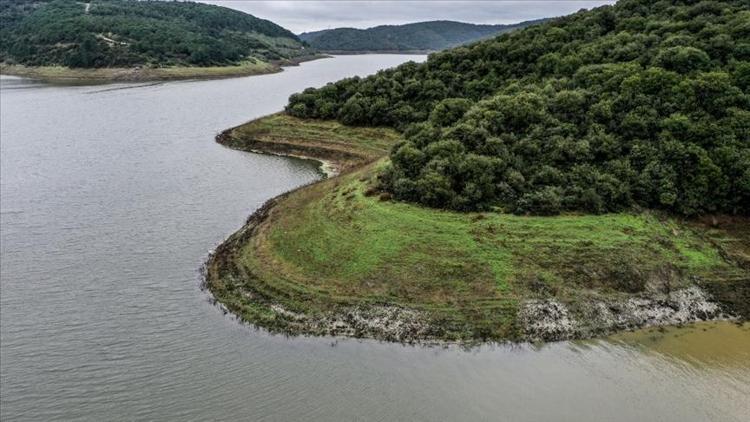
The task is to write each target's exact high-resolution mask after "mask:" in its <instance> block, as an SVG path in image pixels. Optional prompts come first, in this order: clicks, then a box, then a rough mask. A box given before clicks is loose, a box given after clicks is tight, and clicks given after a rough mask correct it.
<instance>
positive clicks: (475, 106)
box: [287, 0, 750, 216]
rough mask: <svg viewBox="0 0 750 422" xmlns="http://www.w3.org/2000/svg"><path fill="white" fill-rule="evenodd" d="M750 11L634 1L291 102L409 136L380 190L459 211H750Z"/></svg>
mask: <svg viewBox="0 0 750 422" xmlns="http://www.w3.org/2000/svg"><path fill="white" fill-rule="evenodd" d="M749 93H750V3H748V2H747V1H742V0H729V1H710V0H709V1H700V2H694V1H667V0H661V1H656V0H621V1H620V2H618V3H617V4H616V5H614V6H604V7H600V8H597V9H594V10H591V11H581V12H579V13H576V14H573V15H570V16H567V17H564V18H559V19H555V20H552V21H549V22H546V23H542V24H539V25H533V26H531V27H528V28H525V29H522V30H518V31H514V32H512V33H509V34H504V35H501V36H499V37H497V38H494V39H491V40H487V41H483V42H479V43H476V44H473V45H471V46H468V47H458V48H455V49H452V50H447V51H444V52H440V53H436V54H433V55H431V56H430V58H429V60H427V62H425V63H423V64H415V63H408V64H404V65H402V66H399V67H397V68H394V69H390V70H386V71H383V72H380V73H378V74H377V75H374V76H371V77H368V78H364V79H358V78H352V79H346V80H343V81H340V82H338V83H335V84H330V85H328V86H325V87H323V88H320V89H310V90H306V91H304V92H303V93H300V94H296V95H293V96H292V97H291V98H290V102H289V105H288V107H287V110H288V111H289V113H291V114H292V115H294V116H298V117H306V118H321V119H331V118H335V119H338V120H339V121H340V122H342V123H344V124H348V125H374V126H378V125H385V126H391V127H395V128H398V129H400V130H403V131H404V135H405V138H406V142H404V143H401V144H399V145H398V146H397V147H396V148H395V149H394V150H393V151H392V152H391V161H392V164H391V165H390V166H388V168H386V169H385V170H384V171H383V173H382V174H381V179H380V180H381V188H382V189H384V190H387V191H388V192H390V193H391V194H393V195H394V196H395V197H396V198H398V199H401V200H406V201H410V202H417V203H421V204H424V205H428V206H431V207H436V208H445V209H453V210H459V211H470V210H474V211H477V210H502V211H505V212H511V213H517V214H543V215H554V214H558V213H560V212H566V211H577V212H585V213H606V212H619V211H623V210H627V209H639V208H648V209H660V210H665V211H668V212H672V213H677V214H682V215H687V216H693V215H699V214H703V213H712V212H721V213H728V214H745V215H746V214H748V213H750V131H748V121H750V95H749Z"/></svg>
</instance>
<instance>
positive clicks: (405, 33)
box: [299, 21, 539, 52]
mask: <svg viewBox="0 0 750 422" xmlns="http://www.w3.org/2000/svg"><path fill="white" fill-rule="evenodd" d="M537 22H539V21H530V22H522V23H518V24H513V25H474V24H470V23H463V22H452V21H431V22H418V23H410V24H406V25H382V26H376V27H374V28H368V29H355V28H336V29H326V30H322V31H315V32H306V33H303V34H300V36H299V37H300V38H301V39H302V40H304V41H306V42H308V43H309V44H310V45H311V46H312V47H314V48H316V49H318V50H321V51H338V52H363V51H369V52H376V51H389V52H397V51H437V50H444V49H446V48H450V47H455V46H458V45H461V44H466V43H468V42H472V41H476V40H480V39H482V38H487V37H490V36H493V35H497V34H499V33H502V32H508V31H511V30H514V29H518V28H523V27H526V26H529V25H531V24H533V23H537Z"/></svg>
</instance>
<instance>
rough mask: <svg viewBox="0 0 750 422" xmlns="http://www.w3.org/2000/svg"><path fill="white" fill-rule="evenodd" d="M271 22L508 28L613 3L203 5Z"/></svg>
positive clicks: (423, 0) (481, 0)
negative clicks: (443, 23)
mask: <svg viewBox="0 0 750 422" xmlns="http://www.w3.org/2000/svg"><path fill="white" fill-rule="evenodd" d="M199 1H201V2H203V3H211V4H218V5H220V6H225V7H231V8H232V9H237V10H241V11H243V12H247V13H250V14H251V15H254V16H257V17H259V18H263V19H268V20H271V21H273V22H275V23H277V24H279V25H281V26H283V27H284V28H287V29H289V30H291V31H292V32H294V33H297V34H298V33H301V32H306V31H315V30H319V29H329V28H339V27H350V28H369V27H373V26H377V25H387V24H403V23H409V22H421V21H429V20H454V21H461V22H471V23H494V24H507V23H516V22H522V21H526V20H532V19H538V18H546V17H554V16H562V15H567V14H569V13H573V12H576V11H578V10H580V9H591V8H593V7H597V6H601V5H603V4H613V3H615V1H614V0H598V1H595V0H591V1H589V0H543V1H536V0H527V1H522V0H465V1H459V0H455V1H449V0H438V1H435V0H408V1H403V0H402V1H398V0H380V1H367V0H359V1H350V0H285V1H282V0H276V1H273V0H271V1H261V0H228V1H227V0H224V1H220V0H199Z"/></svg>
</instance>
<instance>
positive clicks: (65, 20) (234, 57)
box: [0, 0, 308, 69]
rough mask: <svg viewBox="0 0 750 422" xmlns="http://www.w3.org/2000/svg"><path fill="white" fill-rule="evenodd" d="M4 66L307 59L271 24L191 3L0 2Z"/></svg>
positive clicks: (298, 45) (205, 63)
mask: <svg viewBox="0 0 750 422" xmlns="http://www.w3.org/2000/svg"><path fill="white" fill-rule="evenodd" d="M0 40H1V41H0V61H2V62H3V63H4V64H6V65H7V64H15V65H23V66H27V67H42V66H47V67H49V66H64V67H68V68H89V69H90V68H132V67H136V66H151V67H169V66H181V67H185V66H193V67H197V66H199V67H207V66H214V67H216V66H240V65H244V64H256V65H260V64H261V63H268V62H270V61H277V60H291V59H295V58H298V57H301V56H303V55H306V54H308V51H307V50H305V48H304V47H303V45H302V43H301V42H300V40H299V39H298V38H297V37H296V36H295V35H294V34H292V33H291V32H289V31H287V30H286V29H284V28H282V27H280V26H278V25H276V24H274V23H273V22H270V21H267V20H263V19H259V18H256V17H254V16H251V15H248V14H245V13H242V12H239V11H235V10H232V9H228V8H224V7H219V6H212V5H206V4H201V3H192V2H168V1H132V0H128V1H114V0H94V1H91V2H89V3H85V2H77V1H69V0H54V1H37V0H12V1H4V2H2V3H0Z"/></svg>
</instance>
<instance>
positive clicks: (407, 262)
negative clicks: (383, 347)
mask: <svg viewBox="0 0 750 422" xmlns="http://www.w3.org/2000/svg"><path fill="white" fill-rule="evenodd" d="M398 139H399V136H398V135H397V133H396V132H394V131H392V130H391V129H386V128H354V127H347V126H343V125H341V124H340V123H337V122H333V121H320V120H305V119H298V118H294V117H291V116H288V115H284V114H279V115H273V116H269V117H267V118H263V119H259V120H256V121H253V122H250V123H248V124H246V125H243V126H240V127H237V128H234V129H230V130H228V131H227V132H225V133H223V134H222V135H220V136H219V138H218V140H219V142H221V143H222V144H225V145H228V146H231V147H233V148H237V149H244V150H253V151H268V152H271V153H276V154H278V153H285V152H291V153H293V154H295V155H305V156H308V157H319V158H321V159H325V160H328V161H333V162H334V163H335V164H336V165H337V166H338V167H339V168H342V169H344V172H343V173H342V174H341V175H340V176H338V177H334V178H331V179H327V180H324V181H322V182H319V183H316V184H313V185H311V186H307V187H304V188H301V189H298V190H295V191H292V192H290V193H287V194H284V195H282V196H280V197H278V198H274V199H272V200H271V201H269V202H268V203H267V204H266V205H265V206H264V207H262V208H261V209H260V210H258V212H256V213H255V214H254V215H253V216H252V217H251V218H250V219H249V220H248V223H247V225H246V226H245V227H244V228H243V229H242V230H240V231H239V232H238V233H236V234H235V235H233V236H232V237H231V238H229V239H228V240H227V241H226V242H225V243H224V244H222V245H221V246H220V247H219V248H218V249H217V250H216V253H215V255H214V256H213V257H212V258H211V260H210V261H209V264H208V271H207V278H206V283H207V287H208V288H209V289H210V291H211V292H212V293H213V295H214V296H215V298H216V299H217V300H218V301H219V302H220V303H222V304H223V305H224V306H226V307H227V308H228V309H229V310H230V311H231V312H233V313H235V314H236V315H238V316H239V317H240V318H242V319H243V320H245V321H248V322H250V323H253V324H255V325H258V326H261V327H264V328H267V329H269V330H271V331H274V332H283V333H291V334H332V335H348V336H363V337H374V338H380V339H386V340H398V341H430V340H435V341H438V340H439V341H465V342H473V341H483V340H533V339H545V340H554V339H564V338H579V337H590V336H595V335H600V334H605V333H609V332H612V331H616V330H620V329H627V328H634V327H640V326H645V325H652V324H655V325H659V324H675V323H683V322H689V321H692V320H698V319H702V318H707V319H711V318H718V317H722V316H723V315H737V313H738V312H747V307H746V305H742V303H745V304H746V303H747V300H748V298H749V295H750V289H749V288H748V282H749V281H750V272H749V270H748V265H749V264H750V230H748V227H750V221H748V220H747V219H729V218H728V219H724V220H721V221H717V222H716V223H715V224H713V222H712V223H711V224H703V223H701V222H698V221H692V220H691V221H689V222H688V221H683V220H680V219H677V218H672V217H668V216H665V215H662V214H659V213H652V212H629V213H617V214H604V215H580V214H566V215H560V216H554V217H536V216H516V215H510V214H504V213H497V212H482V213H462V212H455V211H444V210H435V209H430V208H426V207H423V206H419V205H414V204H409V203H404V202H399V201H394V200H392V199H391V198H390V195H389V194H388V193H386V192H382V191H380V190H378V188H377V187H378V182H377V176H378V171H379V169H381V168H382V167H383V166H385V165H386V163H387V158H386V154H387V147H388V145H389V144H393V143H395V142H396V141H397V140H398ZM342 151H345V153H342ZM699 289H700V290H699ZM743 289H744V290H743ZM704 291H711V292H715V295H723V296H722V297H723V302H712V301H709V300H708V298H707V297H706V296H705V294H704V293H703V292H704ZM558 305H560V306H558ZM742 306H745V308H744V310H743V308H742Z"/></svg>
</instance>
